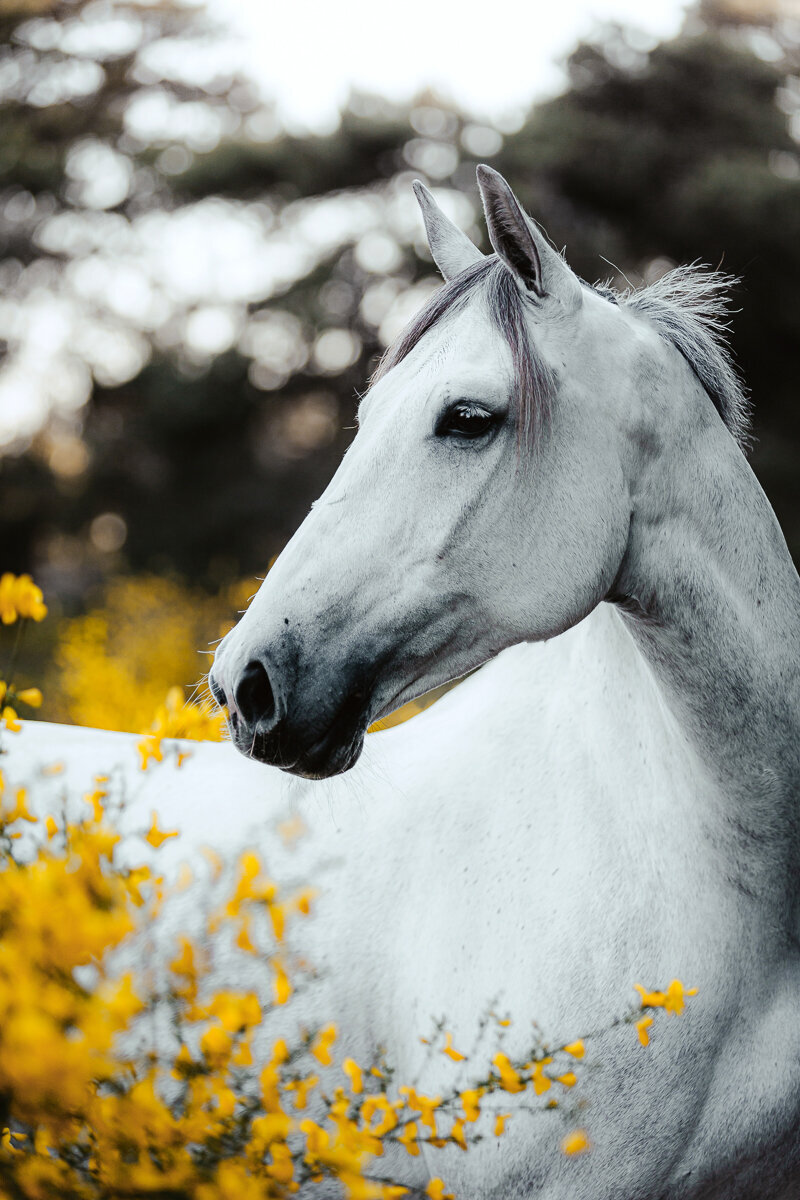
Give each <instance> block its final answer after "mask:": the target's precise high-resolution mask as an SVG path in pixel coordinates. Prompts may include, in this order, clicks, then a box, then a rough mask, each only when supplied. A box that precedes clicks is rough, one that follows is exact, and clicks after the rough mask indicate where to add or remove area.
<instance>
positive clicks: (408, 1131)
mask: <svg viewBox="0 0 800 1200" xmlns="http://www.w3.org/2000/svg"><path fill="white" fill-rule="evenodd" d="M418 1133H419V1131H418V1129H417V1123H416V1121H411V1122H409V1124H408V1125H406V1127H405V1129H404V1130H403V1132H402V1133H401V1134H400V1136H399V1137H398V1139H397V1140H398V1142H399V1143H400V1145H401V1146H404V1147H405V1150H406V1153H407V1154H410V1155H411V1157H412V1158H417V1157H418V1155H419V1146H418V1145H417V1136H418Z"/></svg>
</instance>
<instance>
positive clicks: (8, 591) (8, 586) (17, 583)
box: [0, 572, 47, 625]
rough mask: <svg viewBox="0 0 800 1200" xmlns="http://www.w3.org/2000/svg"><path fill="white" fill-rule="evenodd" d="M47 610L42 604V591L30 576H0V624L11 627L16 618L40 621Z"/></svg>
mask: <svg viewBox="0 0 800 1200" xmlns="http://www.w3.org/2000/svg"><path fill="white" fill-rule="evenodd" d="M46 616H47V608H46V607H45V605H44V604H43V603H42V591H41V588H38V587H37V586H36V584H35V583H34V582H33V580H32V579H31V577H30V575H12V574H11V573H10V572H6V573H5V574H4V575H0V622H2V624H3V625H11V624H12V623H13V622H14V621H16V619H17V617H29V618H30V619H31V620H33V621H42V620H44V618H45V617H46Z"/></svg>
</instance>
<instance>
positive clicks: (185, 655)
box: [48, 575, 258, 738]
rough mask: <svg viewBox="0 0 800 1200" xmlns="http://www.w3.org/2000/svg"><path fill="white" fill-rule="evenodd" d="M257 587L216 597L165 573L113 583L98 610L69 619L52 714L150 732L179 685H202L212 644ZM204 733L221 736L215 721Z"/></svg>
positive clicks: (246, 585) (247, 584) (250, 584)
mask: <svg viewBox="0 0 800 1200" xmlns="http://www.w3.org/2000/svg"><path fill="white" fill-rule="evenodd" d="M257 586H258V584H257V581H255V580H248V581H243V582H242V583H240V584H236V585H234V586H231V587H229V588H226V589H224V590H223V591H222V592H221V593H220V594H219V595H217V596H209V595H208V594H206V593H205V592H201V591H199V590H194V589H190V588H187V587H185V586H184V585H183V584H180V583H178V582H177V581H176V580H172V579H164V578H162V577H160V576H157V575H145V576H129V577H120V578H118V579H114V580H112V581H111V582H110V583H109V584H108V585H107V587H106V589H105V592H104V594H103V597H102V603H101V604H100V605H99V606H98V607H95V608H92V609H90V611H89V612H87V613H85V614H83V615H81V616H77V617H72V618H67V619H65V620H63V621H62V622H61V628H60V630H59V640H58V646H57V650H56V661H55V670H54V672H53V676H52V679H51V681H50V688H49V689H48V690H49V692H50V695H49V697H48V699H49V705H48V716H49V717H50V718H51V719H52V720H62V721H67V722H70V723H74V724H76V725H90V726H92V727H93V728H95V729H119V730H123V731H125V732H127V733H143V732H144V731H146V730H148V729H149V728H150V725H151V723H152V721H153V714H154V713H156V711H157V709H158V708H159V707H160V706H163V705H164V698H165V696H166V695H167V693H168V692H169V690H170V689H171V688H174V687H176V686H180V687H181V688H183V689H186V690H187V692H193V691H194V690H195V688H196V685H197V682H198V680H200V679H202V678H203V677H204V676H205V674H206V672H207V671H208V667H209V665H210V658H209V655H210V652H211V646H212V645H215V644H216V643H217V642H218V641H219V639H220V638H221V637H223V636H224V635H225V634H226V633H227V632H228V630H229V629H230V628H231V627H232V626H233V624H234V622H235V621H236V619H237V615H238V612H239V611H240V610H242V609H244V608H245V607H246V605H247V602H248V599H249V597H250V596H251V595H252V594H253V592H255V590H256V588H257ZM201 694H202V689H201ZM204 736H206V737H211V738H218V736H219V733H218V730H216V729H215V728H214V727H213V726H211V725H209V726H208V727H207V729H206V731H205V734H204Z"/></svg>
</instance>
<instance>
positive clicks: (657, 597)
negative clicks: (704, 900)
mask: <svg viewBox="0 0 800 1200" xmlns="http://www.w3.org/2000/svg"><path fill="white" fill-rule="evenodd" d="M683 450H684V451H685V452H684V453H683V454H682V455H680V456H679V460H678V461H674V462H673V463H672V464H669V467H668V466H667V464H665V465H664V468H663V469H662V470H661V471H660V473H659V474H657V475H656V476H655V478H653V479H651V480H649V481H648V484H647V486H645V487H643V489H642V494H641V496H639V497H636V498H635V499H634V503H635V511H634V516H633V521H632V527H631V538H630V544H629V548H628V553H627V555H626V559H625V562H624V563H623V568H622V571H621V573H620V577H619V579H618V581H617V588H618V592H619V595H620V597H621V598H622V599H623V605H622V607H623V611H624V612H625V613H626V618H625V619H626V620H627V623H628V625H629V629H630V632H631V634H632V636H633V639H634V641H635V643H636V645H637V647H638V649H639V651H640V653H641V655H642V656H643V658H644V660H645V661H646V662H647V663H648V664H649V665H650V667H651V669H652V671H653V673H654V675H655V677H656V678H657V680H658V682H659V685H660V687H661V689H662V691H663V694H664V697H665V700H666V702H667V703H668V705H669V706H670V708H671V709H672V711H673V712H674V714H675V716H676V718H677V720H678V721H679V723H680V724H681V725H682V727H683V729H684V731H685V733H686V736H687V739H688V740H689V742H690V743H691V744H692V745H693V746H694V747H695V749H696V750H697V752H698V753H699V755H700V757H701V759H702V760H703V761H704V762H705V763H706V764H707V766H708V768H709V770H710V771H711V773H712V774H713V775H714V776H715V777H716V778H717V779H718V781H719V783H720V785H721V787H722V789H723V791H724V793H725V795H726V798H727V800H728V803H729V818H730V820H731V821H732V822H735V823H737V824H738V826H739V828H740V832H741V833H742V834H748V835H751V836H752V838H753V839H755V841H754V842H753V844H755V842H759V843H761V844H763V843H764V842H765V841H773V842H774V843H775V845H774V847H773V849H772V851H771V853H774V852H775V850H776V848H777V847H778V846H779V845H781V846H782V847H783V851H782V853H783V855H784V857H785V858H786V862H787V864H788V861H789V857H788V856H789V854H790V853H791V854H792V856H793V854H794V851H795V850H796V846H795V847H792V843H793V841H794V838H793V833H794V829H795V826H796V818H795V812H794V809H795V797H796V795H797V790H798V785H800V739H798V728H799V727H800V682H799V680H798V662H800V580H799V579H798V576H797V572H796V571H795V569H794V566H793V564H792V561H791V558H790V556H789V552H788V550H787V547H786V543H785V541H784V538H783V535H782V533H781V530H780V527H779V525H778V522H777V519H776V517H775V514H774V513H773V511H772V509H771V507H770V505H769V503H768V501H767V499H766V497H765V496H764V493H763V492H762V490H761V488H760V487H759V484H758V482H757V480H756V478H755V476H754V475H753V473H752V471H751V470H750V468H749V467H748V465H747V463H746V462H745V460H744V458H743V456H742V455H741V453H740V452H739V450H738V449H737V448H736V446H735V445H734V443H733V441H732V439H731V438H730V437H729V436H728V434H727V432H726V431H725V430H724V428H723V427H722V423H721V422H720V421H718V420H717V419H713V420H709V421H707V422H705V423H704V424H703V425H702V426H701V427H700V428H699V429H697V430H696V431H695V437H694V440H693V442H692V444H691V445H686V446H684V447H683Z"/></svg>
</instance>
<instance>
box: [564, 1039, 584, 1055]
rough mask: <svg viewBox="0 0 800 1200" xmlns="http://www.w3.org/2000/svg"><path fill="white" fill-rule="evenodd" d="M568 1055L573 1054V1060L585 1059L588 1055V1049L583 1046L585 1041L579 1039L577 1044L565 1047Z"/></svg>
mask: <svg viewBox="0 0 800 1200" xmlns="http://www.w3.org/2000/svg"><path fill="white" fill-rule="evenodd" d="M564 1049H565V1050H566V1052H567V1054H571V1055H572V1057H573V1058H583V1056H584V1054H585V1053H586V1047H585V1046H584V1044H583V1039H582V1038H579V1039H578V1041H577V1042H570V1043H569V1045H567V1046H565V1047H564Z"/></svg>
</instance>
